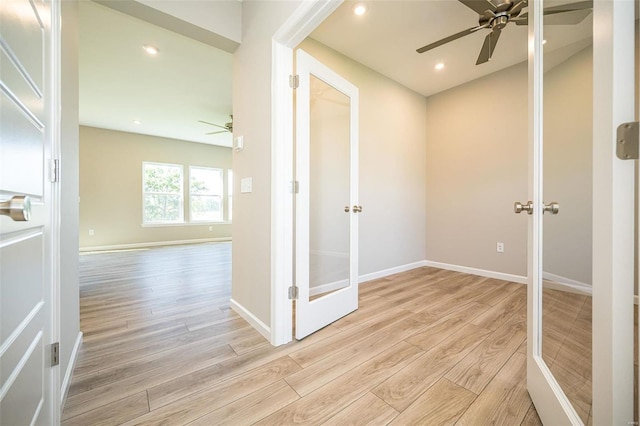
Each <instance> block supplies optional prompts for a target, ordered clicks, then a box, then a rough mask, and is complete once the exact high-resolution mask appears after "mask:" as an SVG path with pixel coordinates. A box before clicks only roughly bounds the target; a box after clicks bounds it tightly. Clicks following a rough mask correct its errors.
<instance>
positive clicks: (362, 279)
mask: <svg viewBox="0 0 640 426" xmlns="http://www.w3.org/2000/svg"><path fill="white" fill-rule="evenodd" d="M424 266H427V261H426V260H421V261H419V262H413V263H407V264H406V265H400V266H394V267H393V268H387V269H383V270H381V271H377V272H370V273H368V274H364V275H360V278H359V279H358V282H360V283H366V282H367V281H373V280H377V279H378V278H384V277H388V276H389V275H393V274H399V273H401V272H406V271H410V270H412V269H417V268H422V267H424Z"/></svg>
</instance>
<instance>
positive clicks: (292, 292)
mask: <svg viewBox="0 0 640 426" xmlns="http://www.w3.org/2000/svg"><path fill="white" fill-rule="evenodd" d="M289 299H291V300H297V299H298V287H296V286H291V287H289Z"/></svg>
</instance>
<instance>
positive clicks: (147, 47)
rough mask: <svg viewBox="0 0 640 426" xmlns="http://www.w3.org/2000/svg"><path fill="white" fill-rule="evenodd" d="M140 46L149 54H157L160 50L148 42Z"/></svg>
mask: <svg viewBox="0 0 640 426" xmlns="http://www.w3.org/2000/svg"><path fill="white" fill-rule="evenodd" d="M142 48H143V49H144V51H145V52H147V53H148V54H149V55H157V54H158V52H159V51H160V50H159V49H158V48H157V47H155V46H151V45H149V44H145V45H144V46H142Z"/></svg>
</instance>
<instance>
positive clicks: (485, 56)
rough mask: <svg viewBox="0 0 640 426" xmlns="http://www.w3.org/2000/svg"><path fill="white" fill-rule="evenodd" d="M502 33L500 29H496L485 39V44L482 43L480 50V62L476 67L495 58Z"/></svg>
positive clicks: (478, 61)
mask: <svg viewBox="0 0 640 426" xmlns="http://www.w3.org/2000/svg"><path fill="white" fill-rule="evenodd" d="M500 33H502V30H500V29H499V28H495V29H494V30H493V31H491V32H490V33H489V34H487V36H486V37H485V38H484V43H482V49H480V55H478V60H477V62H476V65H480V64H484V63H485V62H488V61H489V60H490V59H491V57H492V56H493V51H494V50H495V48H496V44H498V39H499V38H500Z"/></svg>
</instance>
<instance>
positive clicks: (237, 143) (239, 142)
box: [233, 136, 244, 151]
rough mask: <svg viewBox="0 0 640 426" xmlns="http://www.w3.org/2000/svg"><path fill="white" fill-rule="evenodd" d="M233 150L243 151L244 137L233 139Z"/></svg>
mask: <svg viewBox="0 0 640 426" xmlns="http://www.w3.org/2000/svg"><path fill="white" fill-rule="evenodd" d="M233 149H234V150H236V151H242V150H243V149H244V137H243V136H237V137H236V138H234V139H233Z"/></svg>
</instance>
